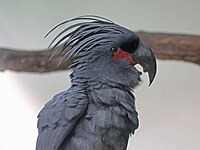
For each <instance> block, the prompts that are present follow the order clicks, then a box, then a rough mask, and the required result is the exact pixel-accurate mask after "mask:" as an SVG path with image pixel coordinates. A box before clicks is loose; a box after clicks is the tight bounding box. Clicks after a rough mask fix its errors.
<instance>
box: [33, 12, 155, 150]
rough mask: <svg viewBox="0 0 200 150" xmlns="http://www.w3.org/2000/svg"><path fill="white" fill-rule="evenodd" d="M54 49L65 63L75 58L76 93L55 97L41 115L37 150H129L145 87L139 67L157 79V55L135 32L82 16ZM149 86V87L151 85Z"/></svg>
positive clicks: (72, 90) (73, 21) (73, 84)
mask: <svg viewBox="0 0 200 150" xmlns="http://www.w3.org/2000/svg"><path fill="white" fill-rule="evenodd" d="M66 24H67V25H68V26H67V27H66V28H65V29H64V30H63V31H61V32H60V33H59V34H58V35H57V36H56V37H55V39H54V40H53V41H52V43H51V44H50V46H51V45H52V44H53V45H54V46H53V49H54V48H55V47H57V46H58V45H59V46H60V47H61V48H60V49H57V50H58V51H60V53H62V52H66V51H64V49H65V48H66V47H71V48H70V50H69V51H68V52H66V53H65V54H64V56H63V58H62V60H61V62H62V61H65V60H66V59H68V58H74V59H75V60H74V62H73V64H72V65H71V68H72V73H71V75H70V77H71V87H70V88H69V89H67V90H65V91H63V92H61V93H59V94H57V95H55V96H54V97H53V99H52V100H50V101H49V102H48V103H47V104H46V105H45V106H44V108H43V109H42V110H41V112H40V113H39V115H38V124H37V127H38V130H39V135H38V138H37V143H36V150H126V148H127V143H128V139H129V136H130V135H131V134H134V132H135V130H136V129H137V128H138V113H137V112H136V108H135V97H134V95H133V91H132V89H134V88H135V87H136V86H137V85H138V84H139V82H140V81H141V79H140V75H141V72H140V71H138V70H137V69H136V68H135V65H136V64H140V65H141V66H142V67H143V72H147V73H148V76H149V82H150V84H151V83H152V81H153V80H154V77H155V74H156V60H155V57H154V55H153V53H152V51H151V50H150V49H149V48H148V47H146V46H145V45H143V43H142V42H141V40H140V39H139V37H138V36H137V35H136V34H135V33H134V32H132V31H130V30H128V29H126V28H124V27H122V26H120V25H118V24H116V23H114V22H112V21H110V20H108V19H106V18H102V17H99V16H89V15H88V16H80V17H77V18H73V19H71V20H68V21H65V22H63V23H60V24H59V25H57V26H56V27H55V28H53V29H52V30H51V31H50V32H52V31H53V30H54V29H56V28H57V27H60V26H63V25H66ZM150 84H149V85H150Z"/></svg>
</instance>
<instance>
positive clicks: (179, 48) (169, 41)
mask: <svg viewBox="0 0 200 150" xmlns="http://www.w3.org/2000/svg"><path fill="white" fill-rule="evenodd" d="M136 34H138V35H139V36H140V38H141V39H142V41H143V42H144V43H145V44H146V45H148V46H149V47H151V49H152V50H153V51H154V53H155V55H156V57H157V58H158V59H170V60H183V61H188V62H193V63H196V64H200V36H193V35H178V34H163V33H148V32H136ZM66 50H67V49H66ZM50 56H51V53H50V52H49V51H47V50H39V51H38V50H34V51H25V50H13V49H4V48H0V71H5V70H14V71H26V72H50V71H56V70H65V69H67V68H68V66H69V65H70V64H71V62H72V60H68V61H65V62H64V63H62V64H61V65H60V66H59V67H58V68H57V67H56V66H57V64H58V62H59V61H60V59H61V57H62V56H60V55H58V54H56V55H55V57H53V59H52V60H51V61H49V58H50Z"/></svg>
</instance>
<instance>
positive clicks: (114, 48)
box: [111, 47, 119, 54]
mask: <svg viewBox="0 0 200 150" xmlns="http://www.w3.org/2000/svg"><path fill="white" fill-rule="evenodd" d="M111 50H112V52H113V53H114V54H116V53H118V51H119V49H118V48H117V47H113V48H112V49H111Z"/></svg>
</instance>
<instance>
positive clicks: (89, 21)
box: [45, 15, 125, 66]
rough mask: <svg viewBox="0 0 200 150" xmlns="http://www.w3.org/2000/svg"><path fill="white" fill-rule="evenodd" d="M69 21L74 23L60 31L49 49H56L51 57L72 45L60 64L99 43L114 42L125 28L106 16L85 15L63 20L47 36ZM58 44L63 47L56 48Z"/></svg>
mask: <svg viewBox="0 0 200 150" xmlns="http://www.w3.org/2000/svg"><path fill="white" fill-rule="evenodd" d="M74 22H75V23H74ZM69 23H72V25H69V26H68V27H67V28H65V29H64V30H62V31H61V32H60V33H58V35H57V36H56V37H55V38H54V39H53V40H52V42H51V43H50V44H49V47H48V49H51V50H55V51H54V52H53V54H52V56H51V58H52V57H53V56H54V55H55V54H56V53H57V52H59V54H62V53H63V51H64V50H65V49H66V48H67V47H70V50H69V51H68V52H67V53H65V54H64V56H63V57H62V58H61V60H60V62H59V64H58V66H59V65H60V64H61V63H62V61H64V60H66V59H69V58H72V57H75V56H76V55H78V54H79V53H81V52H83V53H84V52H87V51H89V50H91V49H92V48H93V47H95V46H97V45H98V44H102V43H107V42H109V41H110V42H112V41H113V40H114V37H115V36H116V35H119V34H123V33H124V29H125V28H123V27H121V26H119V25H117V24H115V23H113V22H112V21H110V20H108V19H106V18H103V17H100V16H93V15H84V16H79V17H76V18H73V19H70V20H67V21H64V22H61V23H60V24H58V25H56V26H55V27H54V28H53V29H51V30H50V31H49V32H48V33H47V34H46V36H45V37H47V36H48V35H49V34H50V33H52V32H53V31H54V30H55V29H57V28H58V27H62V26H63V25H66V24H67V25H68V24H69ZM71 30H72V31H71ZM56 41H57V42H56ZM57 46H60V47H61V48H57V49H55V48H56V47H57ZM51 58H50V59H51Z"/></svg>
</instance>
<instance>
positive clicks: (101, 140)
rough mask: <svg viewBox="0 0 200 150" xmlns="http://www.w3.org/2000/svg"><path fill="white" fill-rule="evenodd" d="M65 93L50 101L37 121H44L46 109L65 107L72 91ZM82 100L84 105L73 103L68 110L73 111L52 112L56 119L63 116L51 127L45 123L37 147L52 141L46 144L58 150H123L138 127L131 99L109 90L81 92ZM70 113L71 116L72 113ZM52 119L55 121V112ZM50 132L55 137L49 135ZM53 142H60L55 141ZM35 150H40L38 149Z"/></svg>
mask: <svg viewBox="0 0 200 150" xmlns="http://www.w3.org/2000/svg"><path fill="white" fill-rule="evenodd" d="M69 91H70V92H63V93H61V94H60V95H58V96H56V97H54V99H53V100H52V101H51V102H49V103H48V104H47V105H46V106H45V108H44V109H43V110H42V112H41V113H42V114H40V116H41V118H40V116H39V121H42V120H41V119H43V120H44V119H48V118H46V116H43V114H45V113H46V114H47V113H48V110H47V108H49V107H50V106H51V107H52V105H54V107H57V105H61V104H62V105H65V106H66V104H67V103H69V101H70V100H69V98H71V97H70V95H74V93H73V90H69ZM76 93H77V92H76ZM75 95H76V94H75ZM83 95H84V94H83ZM85 96H86V97H87V100H84V101H87V102H85V103H79V104H78V105H75V102H71V106H70V107H74V108H73V109H71V108H70V107H68V106H67V107H65V106H64V107H65V108H62V109H61V110H56V112H58V111H60V114H61V115H60V116H62V115H63V114H65V116H62V118H61V117H60V119H57V120H58V121H56V122H55V121H54V122H55V123H54V125H50V122H52V121H49V123H48V125H46V126H45V127H43V129H42V130H41V131H40V134H41V137H42V138H40V139H42V140H43V141H39V140H38V143H41V142H46V141H45V138H46V140H47V141H48V139H49V138H50V139H51V138H52V139H51V140H50V141H48V142H47V144H48V143H49V142H50V145H51V144H53V142H55V144H53V145H56V148H57V149H58V150H125V149H126V147H127V142H128V138H129V135H130V134H131V133H134V130H135V129H136V128H137V127H138V119H137V112H136V111H135V106H134V96H133V95H132V94H131V93H130V92H128V91H126V90H122V89H119V88H111V87H109V86H107V87H104V88H98V89H87V90H85ZM76 97H78V96H76ZM74 101H77V100H74ZM79 101H81V100H79ZM63 102H64V103H63ZM76 103H77V102H76ZM85 104H86V105H87V106H85ZM48 105H50V106H48ZM67 105H69V104H67ZM73 105H74V106H73ZM45 109H46V110H45ZM67 109H68V110H67ZM52 110H53V108H51V110H50V112H51V113H52ZM71 111H74V112H73V113H72V112H71ZM75 111H76V112H75ZM66 112H67V113H66ZM71 114H73V116H72V115H71ZM54 115H55V117H56V113H55V112H54ZM70 115H71V116H70ZM69 116H70V117H69ZM57 117H58V116H57ZM51 118H52V117H51ZM58 118H59V117H58ZM66 118H69V120H68V121H67V119H66ZM70 119H71V120H70ZM61 122H62V124H61ZM39 124H40V123H39ZM40 126H41V125H39V129H40ZM60 128H61V129H60ZM59 130H61V131H59ZM46 131H47V132H49V133H47V135H45V137H44V136H42V134H44V133H45V132H46ZM54 132H55V135H52V133H54ZM51 136H54V137H51ZM60 136H62V138H60ZM54 138H58V139H59V138H60V139H59V140H55V139H54ZM51 142H52V143H51ZM40 145H41V144H40ZM43 147H45V146H43ZM51 147H52V146H51ZM37 150H42V149H41V148H38V149H37ZM43 150H47V149H43ZM48 150H51V149H48ZM52 150H55V149H52Z"/></svg>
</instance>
